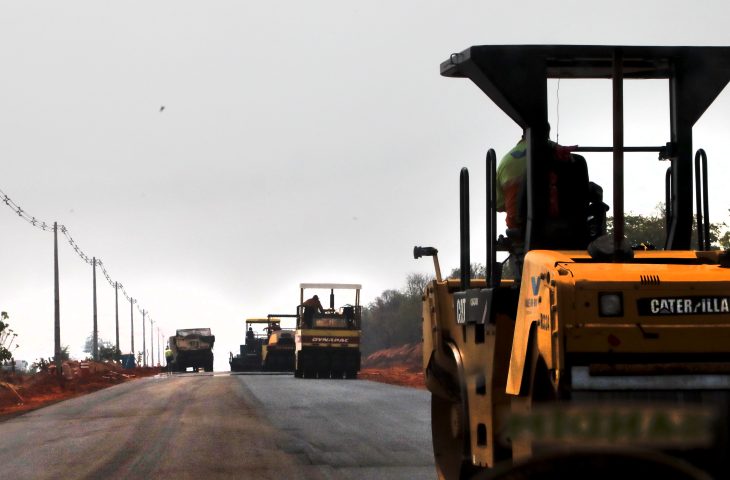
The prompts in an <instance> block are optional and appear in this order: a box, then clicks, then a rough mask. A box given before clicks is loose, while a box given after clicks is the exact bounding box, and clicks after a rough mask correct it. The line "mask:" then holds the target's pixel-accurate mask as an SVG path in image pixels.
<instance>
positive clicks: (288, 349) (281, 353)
mask: <svg viewBox="0 0 730 480" xmlns="http://www.w3.org/2000/svg"><path fill="white" fill-rule="evenodd" d="M290 316H291V315H290ZM245 325H246V343H245V344H244V345H241V347H240V353H239V354H237V355H235V356H234V355H233V353H231V354H230V359H229V364H230V366H231V371H232V372H256V371H262V370H265V371H277V372H292V371H294V330H292V329H282V328H281V319H280V318H276V316H272V315H269V316H268V317H267V318H249V319H246V324H245ZM262 326H263V327H262ZM261 327H262V328H261Z"/></svg>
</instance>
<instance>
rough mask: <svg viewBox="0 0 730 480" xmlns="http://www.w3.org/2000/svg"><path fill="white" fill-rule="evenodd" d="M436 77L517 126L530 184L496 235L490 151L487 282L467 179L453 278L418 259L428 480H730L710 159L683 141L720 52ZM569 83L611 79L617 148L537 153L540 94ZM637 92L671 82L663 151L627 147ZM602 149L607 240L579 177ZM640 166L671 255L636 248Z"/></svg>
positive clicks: (558, 62)
mask: <svg viewBox="0 0 730 480" xmlns="http://www.w3.org/2000/svg"><path fill="white" fill-rule="evenodd" d="M441 74H442V75H443V76H445V77H449V78H468V79H470V80H471V81H473V82H474V83H475V84H476V86H477V87H479V88H480V89H481V90H482V91H483V92H484V93H485V94H486V95H487V97H488V98H489V99H490V100H491V101H492V102H494V103H495V104H496V105H497V106H498V107H499V108H500V109H502V111H504V112H505V113H506V114H507V115H508V116H509V117H510V118H511V119H512V120H513V121H514V122H516V123H517V124H518V125H519V126H520V127H522V129H523V131H524V142H525V149H524V152H521V155H522V154H524V155H523V156H524V162H525V164H524V166H525V174H524V176H523V179H522V180H521V182H522V184H521V189H520V190H521V192H522V193H521V194H520V195H519V197H518V200H519V202H518V207H517V210H516V211H517V218H518V219H519V220H520V221H519V222H518V223H517V227H515V226H514V225H513V226H512V228H510V229H508V230H507V231H506V235H500V236H499V237H498V236H497V226H496V200H497V189H498V188H501V186H500V183H499V182H498V174H497V172H498V170H497V161H496V154H495V152H494V151H493V150H490V151H489V152H488V153H487V158H486V167H487V168H486V184H487V188H486V192H487V195H486V197H487V198H486V199H485V200H484V201H485V204H486V212H487V214H486V222H484V223H486V242H485V243H486V245H485V257H486V275H485V278H471V274H470V265H471V252H470V226H469V220H470V216H469V172H468V170H466V169H462V171H461V174H460V217H461V221H460V230H461V231H460V239H461V252H460V255H461V260H460V277H459V278H458V279H443V278H442V277H441V273H440V269H439V264H438V251H437V249H436V248H433V247H415V248H414V257H416V258H419V257H423V256H430V257H433V260H434V265H435V270H436V279H435V280H434V281H432V282H431V283H430V284H429V285H428V286H427V287H426V290H425V292H424V297H423V370H424V374H425V382H426V385H427V387H428V389H429V390H430V392H431V396H432V403H431V422H432V439H433V451H434V458H435V463H436V470H437V473H438V476H439V478H442V479H457V478H573V477H574V476H575V475H579V477H575V478H616V476H617V475H624V476H626V475H628V476H629V477H630V478H709V477H712V478H727V477H728V476H729V475H730V449H729V448H728V447H729V444H728V439H729V438H730V435H729V430H728V406H729V402H728V398H729V395H728V392H729V391H730V252H729V251H720V250H715V249H712V248H711V245H710V235H709V233H710V232H709V219H708V213H709V208H708V203H707V191H708V189H707V155H706V154H705V152H704V151H702V150H698V151H697V153H696V154H693V145H692V130H693V126H694V125H695V123H696V122H697V120H698V119H699V118H700V117H701V116H702V114H703V113H704V112H705V110H706V109H707V108H708V107H709V106H710V105H711V104H712V102H713V101H714V100H715V98H716V97H717V96H718V95H719V94H720V92H721V91H722V90H723V88H725V86H726V85H727V83H728V81H729V80H730V48H726V47H649V46H641V47H632V46H626V47H623V46H579V45H570V46H475V47H471V48H468V49H466V50H464V51H462V52H461V53H456V54H453V55H451V56H450V57H449V58H448V59H447V60H446V61H445V62H443V63H442V64H441ZM566 78H567V79H585V80H586V81H588V80H590V79H599V80H607V81H610V85H611V91H612V108H613V119H612V122H613V124H612V130H613V136H612V138H613V142H612V144H611V145H601V146H578V147H574V148H572V149H571V150H572V153H569V154H567V155H565V154H564V153H565V152H564V151H563V152H562V153H563V154H559V153H560V152H559V149H560V147H559V146H558V145H556V144H555V143H552V142H550V141H549V125H548V121H547V120H548V118H547V111H548V109H547V104H548V102H547V91H548V88H547V86H548V83H547V82H548V79H566ZM641 79H664V80H665V81H666V83H665V85H666V88H667V98H668V99H669V112H670V118H669V122H668V126H669V129H668V133H669V135H668V138H667V139H666V140H667V141H666V143H665V144H663V145H648V146H646V145H637V146H633V145H632V146H627V145H625V144H624V127H623V120H624V110H623V108H624V95H623V87H624V84H625V82H630V81H634V80H641ZM604 84H605V83H604ZM583 121H586V122H587V121H590V117H587V118H586V119H584V120H583ZM599 152H603V153H609V154H611V155H612V170H613V189H612V190H613V198H612V204H611V206H610V209H611V210H610V214H611V215H612V217H613V228H612V229H611V230H610V231H609V232H608V234H606V232H607V229H606V211H607V210H608V209H609V206H608V205H606V204H604V203H603V199H602V189H601V188H600V187H598V185H596V184H595V183H592V182H590V181H589V176H588V168H587V165H588V163H587V159H588V160H590V155H591V154H593V155H594V156H595V157H600V155H599ZM583 155H585V157H584V156H583ZM606 156H607V155H606ZM647 157H649V158H651V159H657V158H658V161H661V162H665V163H666V165H667V168H666V171H664V170H663V169H662V175H660V176H659V178H646V179H645V181H646V185H647V187H649V186H650V185H652V184H655V185H657V188H656V189H657V190H658V191H662V190H664V199H663V200H664V201H665V202H666V204H665V207H666V208H665V211H666V232H665V233H666V241H665V244H664V245H663V247H664V248H663V249H661V248H660V249H656V250H634V249H632V248H631V247H630V246H629V245H628V243H627V241H626V239H625V235H624V185H623V183H624V182H623V179H624V175H626V174H628V175H630V174H631V172H632V166H634V165H636V164H635V163H634V162H637V161H646V160H647ZM625 160H626V161H625ZM604 161H605V160H604ZM609 161H610V160H609ZM652 161H654V160H652ZM693 185H694V186H695V190H696V191H695V192H694V194H695V195H694V196H696V207H697V211H696V214H694V213H693ZM647 191H651V188H647ZM661 200H662V199H658V201H661ZM693 217H694V218H693ZM693 220H694V222H695V223H696V232H697V240H696V243H695V241H694V240H693V231H694V229H695V227H693ZM498 250H504V251H506V252H508V255H509V258H508V261H509V262H510V263H511V264H512V265H514V266H515V267H516V268H515V269H514V270H515V271H516V274H515V275H512V276H511V278H508V275H506V274H505V275H503V272H505V270H504V269H503V268H502V267H503V265H504V264H503V263H502V262H498V261H497V251H498ZM500 256H501V257H503V256H504V254H500ZM520 475H522V476H520Z"/></svg>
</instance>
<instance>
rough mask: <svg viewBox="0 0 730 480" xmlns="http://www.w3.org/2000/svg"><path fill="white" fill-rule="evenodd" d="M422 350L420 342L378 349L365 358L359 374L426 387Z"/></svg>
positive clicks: (363, 377)
mask: <svg viewBox="0 0 730 480" xmlns="http://www.w3.org/2000/svg"><path fill="white" fill-rule="evenodd" d="M422 351H423V349H422V346H421V344H420V343H417V344H411V345H403V346H401V347H396V348H388V349H385V350H378V351H377V352H375V353H373V354H371V355H368V356H367V357H366V358H365V359H364V360H363V363H362V369H361V370H360V375H359V376H360V378H362V379H365V380H373V381H375V382H383V383H390V384H393V385H402V386H404V387H413V388H423V389H425V388H426V387H425V385H424V383H423V366H422V360H421V356H422Z"/></svg>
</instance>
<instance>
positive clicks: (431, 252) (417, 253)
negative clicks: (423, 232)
mask: <svg viewBox="0 0 730 480" xmlns="http://www.w3.org/2000/svg"><path fill="white" fill-rule="evenodd" d="M438 253H439V251H438V250H437V249H435V248H434V247H413V258H414V259H416V260H418V259H419V258H421V257H433V256H435V255H438Z"/></svg>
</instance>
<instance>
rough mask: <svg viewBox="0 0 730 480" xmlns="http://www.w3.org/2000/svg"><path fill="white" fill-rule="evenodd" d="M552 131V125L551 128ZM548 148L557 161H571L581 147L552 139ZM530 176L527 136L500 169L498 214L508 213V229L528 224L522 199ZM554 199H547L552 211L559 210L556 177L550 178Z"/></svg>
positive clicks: (501, 163) (498, 171) (498, 178)
mask: <svg viewBox="0 0 730 480" xmlns="http://www.w3.org/2000/svg"><path fill="white" fill-rule="evenodd" d="M548 131H549V126H548ZM548 145H549V146H550V150H551V151H552V153H553V155H554V157H555V159H557V160H562V161H567V160H570V152H572V151H574V150H575V148H576V147H577V145H574V146H562V145H558V144H557V143H555V142H552V141H550V140H548ZM526 174H527V142H526V141H525V134H524V133H523V134H522V138H520V141H519V142H517V145H515V146H514V147H513V148H512V150H510V151H509V152H508V153H507V155H505V156H504V157H502V159H501V160H500V161H499V165H498V166H497V195H496V197H497V205H496V207H497V211H498V212H506V213H507V218H506V220H505V221H506V223H507V228H522V227H523V223H524V218H522V216H524V212H523V214H522V215H521V214H520V201H521V200H522V199H521V198H520V197H521V196H522V195H523V194H524V192H523V185H524V180H525V175H526ZM548 181H549V184H550V197H549V198H547V199H545V200H546V201H547V202H549V211H550V212H552V211H553V210H556V209H557V191H556V189H555V187H556V178H554V176H551V177H550V178H549V179H548Z"/></svg>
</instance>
